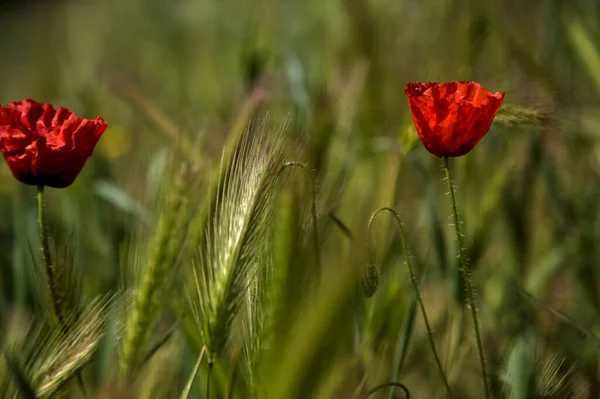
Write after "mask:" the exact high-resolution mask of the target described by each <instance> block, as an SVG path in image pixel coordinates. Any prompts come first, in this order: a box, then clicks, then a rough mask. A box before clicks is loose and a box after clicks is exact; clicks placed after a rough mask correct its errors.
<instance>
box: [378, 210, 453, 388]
mask: <svg viewBox="0 0 600 399" xmlns="http://www.w3.org/2000/svg"><path fill="white" fill-rule="evenodd" d="M380 212H389V213H390V214H391V215H392V216H393V217H394V220H395V221H396V224H397V225H398V231H399V233H400V241H401V244H402V251H403V252H404V259H405V263H406V268H407V269H408V274H409V276H410V281H411V282H412V285H413V288H414V289H415V295H416V297H417V301H418V303H419V307H420V308H421V314H422V315H423V321H424V322H425V329H426V330H427V338H428V339H429V345H430V346H431V351H432V352H433V356H434V357H435V362H436V364H437V367H438V370H439V372H440V375H441V377H442V380H443V382H444V386H445V387H446V391H447V392H448V396H449V397H451V396H452V395H451V390H450V384H448V379H447V378H446V373H445V372H444V368H443V367H442V361H441V360H440V357H439V355H438V352H437V349H436V348H435V342H434V340H433V330H432V329H431V325H430V324H429V318H428V317H427V311H426V310H425V304H424V303H423V298H422V297H421V290H420V288H419V283H418V282H417V278H416V277H415V273H414V271H413V268H412V263H411V261H410V254H409V252H408V246H407V245H406V237H405V235H404V228H403V227H402V221H401V220H400V215H398V212H396V211H395V210H393V209H392V208H387V207H386V208H379V209H378V210H376V211H375V212H374V213H373V214H372V215H371V219H369V225H368V228H367V233H368V237H371V228H372V226H373V221H374V220H375V217H376V216H377V215H378V214H379V213H380ZM368 243H369V247H370V240H369V241H368Z"/></svg>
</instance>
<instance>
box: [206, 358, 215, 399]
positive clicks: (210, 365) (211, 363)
mask: <svg viewBox="0 0 600 399" xmlns="http://www.w3.org/2000/svg"><path fill="white" fill-rule="evenodd" d="M208 359H209V360H208V372H207V373H206V399H210V377H211V376H212V369H213V366H214V365H215V362H214V361H213V359H212V357H211V356H209V357H208Z"/></svg>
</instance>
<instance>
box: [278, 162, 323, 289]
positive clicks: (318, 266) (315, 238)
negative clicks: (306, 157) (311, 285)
mask: <svg viewBox="0 0 600 399" xmlns="http://www.w3.org/2000/svg"><path fill="white" fill-rule="evenodd" d="M289 167H296V168H300V169H302V170H303V171H304V172H306V175H307V176H308V178H309V180H310V186H311V197H312V198H311V202H310V213H311V217H312V229H313V234H312V235H313V246H314V249H315V266H316V276H317V279H318V280H317V281H320V279H321V272H322V269H321V247H320V245H319V226H318V225H317V222H318V220H317V185H316V182H315V174H314V172H313V171H311V170H310V169H308V167H307V166H306V165H305V164H303V163H301V162H286V163H285V164H284V165H283V167H282V168H281V171H283V170H284V169H286V168H289Z"/></svg>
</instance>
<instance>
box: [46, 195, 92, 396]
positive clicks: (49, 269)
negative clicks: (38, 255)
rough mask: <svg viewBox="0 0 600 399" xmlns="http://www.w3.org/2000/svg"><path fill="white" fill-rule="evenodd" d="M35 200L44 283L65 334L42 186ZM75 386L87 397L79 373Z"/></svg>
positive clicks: (65, 328) (65, 327)
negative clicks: (36, 201)
mask: <svg viewBox="0 0 600 399" xmlns="http://www.w3.org/2000/svg"><path fill="white" fill-rule="evenodd" d="M37 200H38V223H39V225H40V238H41V241H42V258H43V260H44V270H45V271H46V280H47V281H46V282H47V284H48V290H49V292H50V302H52V309H53V310H54V315H55V316H56V319H57V320H58V325H59V328H60V329H61V330H63V332H64V333H65V334H66V333H67V326H66V324H65V318H64V315H63V313H62V309H61V300H60V296H59V293H60V292H61V287H59V285H58V281H56V270H55V267H56V266H55V264H54V263H53V262H52V256H51V255H50V245H49V244H48V233H47V232H46V218H45V212H44V186H43V185H39V186H37ZM77 384H78V385H79V389H80V390H81V393H82V394H83V396H84V397H86V396H87V391H86V389H85V384H84V382H83V377H82V376H81V372H77Z"/></svg>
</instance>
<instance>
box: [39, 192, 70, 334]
mask: <svg viewBox="0 0 600 399" xmlns="http://www.w3.org/2000/svg"><path fill="white" fill-rule="evenodd" d="M37 200H38V222H39V225H40V238H41V241H42V258H43V260H44V270H45V271H46V280H47V281H46V282H47V284H48V290H49V292H50V301H51V302H52V309H53V310H54V315H55V316H56V318H57V320H58V323H59V325H60V326H61V328H62V327H63V324H64V319H63V314H62V310H61V307H60V306H61V304H60V298H59V296H58V291H59V287H58V284H57V281H56V270H55V266H54V263H52V257H51V255H50V246H49V245H48V234H47V233H46V221H45V216H44V215H45V213H44V186H38V187H37Z"/></svg>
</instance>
